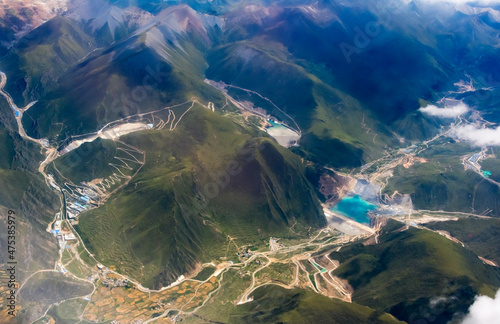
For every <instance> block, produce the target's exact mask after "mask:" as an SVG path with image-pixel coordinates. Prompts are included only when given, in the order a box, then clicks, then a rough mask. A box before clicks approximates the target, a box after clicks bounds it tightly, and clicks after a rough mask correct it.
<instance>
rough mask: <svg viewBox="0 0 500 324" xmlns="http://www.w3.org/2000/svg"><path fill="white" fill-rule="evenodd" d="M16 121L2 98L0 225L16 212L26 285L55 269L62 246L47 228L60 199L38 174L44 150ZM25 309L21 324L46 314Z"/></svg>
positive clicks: (2, 239)
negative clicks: (25, 137)
mask: <svg viewBox="0 0 500 324" xmlns="http://www.w3.org/2000/svg"><path fill="white" fill-rule="evenodd" d="M13 119H14V118H13V113H12V110H11V109H10V107H9V105H8V104H7V102H6V101H5V100H4V99H3V97H2V98H0V183H1V185H0V226H1V228H3V229H7V215H8V210H12V211H13V212H14V213H15V214H13V215H14V216H15V223H16V235H15V236H16V238H15V243H16V244H15V248H16V253H15V261H17V265H16V267H17V272H16V280H17V281H18V282H22V281H24V280H25V279H26V278H27V277H28V276H29V275H31V274H33V273H34V272H35V271H37V270H40V269H53V268H54V264H55V262H56V258H57V249H58V247H57V243H56V240H55V238H54V237H53V236H52V235H51V234H49V233H47V232H46V228H47V224H48V223H49V222H50V221H52V220H53V218H54V215H55V213H56V212H57V211H58V208H59V199H58V197H57V196H56V195H55V194H54V193H53V192H52V191H50V190H48V188H47V186H46V184H45V182H44V181H43V178H42V177H41V176H40V175H39V174H38V173H37V167H38V163H39V162H40V161H41V159H42V155H41V154H40V147H38V146H37V145H34V144H33V143H30V142H27V141H24V140H23V139H22V138H21V137H20V136H19V135H17V134H16V131H15V128H14V127H15V123H14V120H13ZM7 234H8V233H7V231H6V230H2V231H0V246H2V247H5V249H7V241H8V240H7V239H8V237H7ZM9 240H10V241H12V239H9ZM9 255H10V254H7V253H3V254H2V255H0V263H4V264H6V262H7V261H10V260H9V259H8V257H9ZM60 288H61V290H60V291H59V292H60V293H61V294H65V293H66V292H68V290H66V289H65V288H67V287H62V286H60ZM19 298H20V297H19ZM19 302H20V301H18V303H19ZM23 310H24V312H23V313H18V316H17V317H16V319H17V320H18V322H19V323H26V322H31V321H33V320H35V319H36V318H37V317H36V316H37V314H38V317H39V316H41V314H43V311H42V312H41V313H40V308H38V307H30V306H29V305H27V304H26V305H23ZM33 317H35V318H33Z"/></svg>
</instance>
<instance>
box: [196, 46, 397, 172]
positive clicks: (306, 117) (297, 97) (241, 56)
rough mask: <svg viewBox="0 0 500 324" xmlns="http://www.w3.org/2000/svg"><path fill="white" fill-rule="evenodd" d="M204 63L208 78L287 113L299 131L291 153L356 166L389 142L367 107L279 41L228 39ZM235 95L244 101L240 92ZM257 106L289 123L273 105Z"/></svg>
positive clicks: (324, 71) (386, 132) (391, 140)
mask: <svg viewBox="0 0 500 324" xmlns="http://www.w3.org/2000/svg"><path fill="white" fill-rule="evenodd" d="M208 62H209V64H210V65H209V68H208V69H207V72H206V74H207V77H208V78H209V79H214V80H217V81H219V80H222V81H224V82H225V83H227V84H231V85H236V86H239V87H242V88H246V89H250V90H253V91H256V92H258V93H260V94H261V95H262V96H264V97H267V98H269V99H270V100H271V101H273V102H274V104H276V105H277V106H278V107H279V108H280V109H281V110H283V111H285V113H286V114H288V115H290V116H291V117H292V118H293V119H294V120H295V121H296V122H297V124H298V125H299V127H300V128H301V130H302V132H303V137H302V139H301V147H300V149H298V150H297V152H298V153H300V154H301V155H303V156H305V157H307V158H308V159H310V160H313V161H315V162H319V163H321V164H328V165H330V166H333V167H353V166H359V165H361V164H362V163H363V161H366V160H370V159H372V158H373V157H374V156H377V155H378V154H379V152H380V149H381V148H382V147H383V146H384V145H386V144H389V143H393V144H395V143H394V142H393V141H394V139H393V138H392V135H391V134H390V132H389V131H388V130H387V128H386V127H385V126H383V125H382V124H380V123H379V122H378V121H377V119H376V117H375V116H374V115H373V114H372V113H371V112H370V111H369V110H367V109H364V108H363V107H362V106H361V104H360V103H359V102H358V101H357V100H355V99H354V98H352V97H350V96H349V95H347V94H346V93H344V92H342V91H340V90H338V89H335V88H333V87H331V86H329V85H328V81H329V80H330V79H331V78H332V76H331V75H330V74H328V72H327V71H326V70H325V69H324V68H322V67H321V66H315V65H314V64H313V63H310V62H304V61H301V60H297V59H296V58H294V57H293V56H292V55H291V54H290V53H289V52H288V51H287V50H286V48H284V47H283V45H282V44H279V43H277V42H271V41H268V40H265V39H261V38H256V39H252V40H248V41H240V42H234V43H232V44H230V45H225V46H220V47H217V48H216V49H214V50H213V51H212V52H211V53H210V54H209V55H208ZM238 98H239V99H240V100H245V99H246V98H245V96H244V92H241V93H238ZM250 100H252V99H250ZM253 101H254V102H255V100H253ZM256 103H257V106H259V105H258V102H256ZM262 108H264V109H267V110H268V111H269V112H270V113H271V114H273V115H274V116H276V117H277V118H278V119H280V120H282V121H284V122H286V123H288V124H289V125H290V126H292V127H295V125H294V123H291V122H290V120H289V118H288V116H286V115H284V114H283V113H282V112H280V111H278V110H277V109H269V107H265V106H264V107H262ZM360 128H361V129H362V130H361V131H360ZM375 134H377V135H375ZM375 137H376V138H375Z"/></svg>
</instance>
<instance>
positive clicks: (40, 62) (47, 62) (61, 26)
mask: <svg viewBox="0 0 500 324" xmlns="http://www.w3.org/2000/svg"><path fill="white" fill-rule="evenodd" d="M93 44H94V41H93V40H92V39H91V38H90V37H89V36H87V35H86V34H85V33H84V32H83V31H81V30H80V29H79V28H78V27H76V26H75V25H74V23H73V22H71V21H70V20H68V19H66V18H63V17H60V16H56V17H54V18H53V19H51V20H49V21H48V22H46V23H45V24H43V25H41V26H40V27H38V28H37V29H35V30H33V31H32V32H30V33H29V34H27V35H26V36H24V37H23V38H22V39H20V40H19V41H18V42H17V43H16V45H15V46H14V48H13V49H11V50H10V51H9V53H8V54H7V55H6V56H4V57H3V58H1V59H0V67H1V68H2V71H4V72H5V73H6V74H7V77H8V78H9V82H8V84H7V87H6V89H7V91H8V92H9V93H10V94H11V96H12V97H13V99H14V101H15V102H16V104H17V105H18V106H19V107H23V106H25V105H26V104H28V103H29V102H30V101H33V100H37V99H39V98H40V97H42V96H43V95H45V93H46V92H47V91H48V90H50V89H52V88H54V87H55V86H56V85H57V78H58V77H59V76H61V75H62V74H63V73H64V72H65V71H66V70H67V69H68V68H69V67H70V66H72V65H73V64H75V63H76V62H78V60H80V59H82V58H83V57H84V56H85V55H87V53H88V52H90V50H91V49H92V48H93V46H94V45H93Z"/></svg>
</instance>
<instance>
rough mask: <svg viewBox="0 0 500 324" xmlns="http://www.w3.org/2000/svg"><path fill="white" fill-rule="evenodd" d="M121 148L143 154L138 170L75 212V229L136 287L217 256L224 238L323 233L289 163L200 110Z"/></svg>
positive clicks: (273, 147) (299, 170) (299, 168)
mask: <svg viewBox="0 0 500 324" xmlns="http://www.w3.org/2000/svg"><path fill="white" fill-rule="evenodd" d="M122 140H123V141H125V142H126V143H127V144H129V145H132V146H134V147H137V148H139V149H141V150H144V151H145V152H146V164H145V165H144V167H143V168H142V169H141V171H140V172H139V173H138V174H137V176H136V177H135V178H133V179H132V181H131V182H130V183H129V184H128V185H127V186H126V187H124V188H123V189H121V190H120V191H118V192H117V194H116V195H114V196H112V197H111V198H110V199H109V200H108V201H107V202H106V203H105V204H104V206H102V207H100V208H98V209H96V210H92V211H90V212H88V213H85V214H83V215H82V216H81V218H80V224H79V225H78V231H79V232H80V234H81V235H82V238H83V239H84V241H85V242H86V243H87V245H88V247H89V248H90V249H91V250H92V251H93V252H94V253H95V254H96V257H97V258H98V259H99V260H102V262H103V263H104V264H106V265H107V266H115V267H116V268H117V269H118V270H119V271H120V272H123V273H125V274H127V275H130V276H131V277H133V278H134V279H136V280H138V281H140V282H141V283H143V284H144V285H146V286H149V287H160V286H164V285H166V284H168V283H170V282H172V281H174V280H175V279H177V277H178V276H179V275H181V274H185V273H187V272H189V271H191V270H193V269H194V267H195V265H196V263H197V262H201V261H204V262H207V261H210V260H213V259H218V258H219V257H225V251H226V245H227V235H230V236H231V237H232V238H234V239H235V240H236V242H238V244H241V243H245V242H247V243H249V242H255V241H258V242H266V241H268V240H269V236H271V235H274V236H288V235H292V232H291V231H290V230H289V227H292V226H293V225H294V224H295V223H296V225H295V226H294V227H293V231H294V232H296V233H297V234H293V235H305V234H306V232H307V231H306V229H308V228H309V227H312V228H318V227H320V226H323V225H325V219H324V217H323V215H322V213H321V212H320V208H319V204H318V200H317V197H316V195H315V193H314V190H313V188H312V186H311V185H310V184H309V183H308V182H307V180H306V178H305V174H304V172H305V171H304V166H303V165H302V163H301V162H300V159H299V158H298V157H297V156H295V155H293V154H292V153H290V152H289V151H287V150H285V149H283V148H281V147H280V146H278V144H276V143H275V142H273V141H271V140H269V139H266V138H259V137H255V135H252V134H250V133H249V132H248V131H247V130H245V129H243V128H241V127H240V126H237V125H236V124H234V123H233V122H231V121H229V120H228V119H226V118H224V117H221V116H218V115H216V114H214V113H212V112H210V111H209V110H206V109H203V108H199V107H195V108H193V109H192V110H191V111H190V112H189V113H188V114H186V115H185V117H184V118H183V119H182V120H181V122H180V123H179V125H178V126H177V128H176V129H175V130H174V131H169V130H161V131H158V130H154V131H145V132H140V133H134V134H130V135H128V136H125V137H123V138H122ZM233 253H234V252H233ZM227 257H232V255H231V254H230V255H227Z"/></svg>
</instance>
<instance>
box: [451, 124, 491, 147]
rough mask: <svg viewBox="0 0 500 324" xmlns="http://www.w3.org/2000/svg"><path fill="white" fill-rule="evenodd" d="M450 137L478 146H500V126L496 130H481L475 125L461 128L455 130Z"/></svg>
mask: <svg viewBox="0 0 500 324" xmlns="http://www.w3.org/2000/svg"><path fill="white" fill-rule="evenodd" d="M450 135H451V136H452V137H455V138H458V139H460V140H463V141H467V142H471V143H472V144H474V145H477V146H485V145H496V146H500V126H498V127H496V128H479V127H477V126H475V125H465V126H459V127H457V128H455V129H453V130H452V131H451V132H450Z"/></svg>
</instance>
